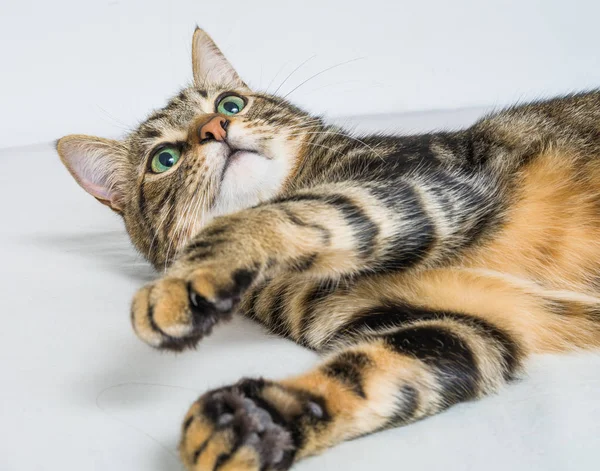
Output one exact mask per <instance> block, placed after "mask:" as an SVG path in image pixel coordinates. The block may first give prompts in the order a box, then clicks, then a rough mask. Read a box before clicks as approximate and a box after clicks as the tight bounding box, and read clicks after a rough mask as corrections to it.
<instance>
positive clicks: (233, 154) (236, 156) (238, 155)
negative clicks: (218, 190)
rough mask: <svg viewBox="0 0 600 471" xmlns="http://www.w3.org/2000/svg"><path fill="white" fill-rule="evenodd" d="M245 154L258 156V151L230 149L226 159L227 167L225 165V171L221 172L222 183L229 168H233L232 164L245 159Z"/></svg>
mask: <svg viewBox="0 0 600 471" xmlns="http://www.w3.org/2000/svg"><path fill="white" fill-rule="evenodd" d="M244 154H255V155H258V154H257V152H256V151H253V150H250V149H236V148H235V147H229V153H228V155H227V156H226V157H225V165H223V170H222V171H221V182H222V181H223V179H224V178H225V174H226V173H227V170H228V169H229V167H231V164H233V163H234V162H236V161H237V160H240V159H243V158H244Z"/></svg>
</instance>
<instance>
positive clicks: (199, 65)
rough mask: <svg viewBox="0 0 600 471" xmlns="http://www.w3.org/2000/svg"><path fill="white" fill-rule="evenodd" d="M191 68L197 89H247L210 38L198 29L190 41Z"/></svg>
mask: <svg viewBox="0 0 600 471" xmlns="http://www.w3.org/2000/svg"><path fill="white" fill-rule="evenodd" d="M192 68H193V71H194V84H195V85H196V86H197V87H199V88H204V89H206V88H207V87H208V88H210V87H216V88H231V89H236V88H248V86H247V85H246V84H245V83H244V81H243V80H242V79H241V78H240V76H239V75H238V74H237V72H236V71H235V69H234V68H233V66H232V65H231V64H230V63H229V61H228V60H227V59H226V58H225V56H224V55H223V53H222V52H221V51H220V50H219V48H218V47H217V45H216V44H215V42H214V41H213V40H212V39H211V37H210V36H209V35H208V34H207V33H206V31H204V30H202V29H200V28H198V27H196V31H194V37H193V39H192Z"/></svg>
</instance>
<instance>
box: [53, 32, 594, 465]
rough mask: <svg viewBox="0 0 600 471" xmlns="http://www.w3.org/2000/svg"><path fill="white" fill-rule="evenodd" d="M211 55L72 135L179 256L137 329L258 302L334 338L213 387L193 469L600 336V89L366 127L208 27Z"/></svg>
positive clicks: (173, 346)
mask: <svg viewBox="0 0 600 471" xmlns="http://www.w3.org/2000/svg"><path fill="white" fill-rule="evenodd" d="M192 58H193V77H194V83H193V85H191V86H189V87H188V88H185V89H184V90H182V91H181V92H180V93H179V94H178V95H177V96H175V97H174V98H173V99H172V100H170V101H169V103H168V104H167V105H166V106H165V107H164V108H162V109H160V110H158V111H156V112H154V113H152V114H151V115H150V116H149V117H148V119H147V120H146V121H145V122H143V123H142V124H141V125H140V126H139V128H138V129H137V130H135V131H134V132H132V133H131V134H130V135H128V136H127V137H126V138H125V139H124V140H122V141H115V140H109V139H102V138H98V137H90V136H83V135H71V136H66V137H63V138H62V139H60V140H59V141H58V142H57V151H58V153H59V155H60V157H61V159H62V161H63V163H64V164H65V165H66V167H67V169H68V170H69V171H70V173H71V174H72V175H73V177H74V178H75V179H76V180H77V182H78V183H79V184H80V185H81V186H82V187H83V188H84V189H85V190H86V191H87V192H89V193H90V194H91V195H92V196H94V197H95V198H97V199H98V200H99V201H100V202H102V203H103V204H105V205H107V206H109V207H110V208H111V209H112V210H113V211H115V212H117V213H118V214H120V215H121V216H122V217H123V220H124V222H125V226H126V229H127V231H128V233H129V235H130V237H131V240H132V242H133V244H134V245H135V247H136V248H137V249H138V250H139V251H140V252H141V253H142V254H143V255H144V256H145V257H146V258H147V259H148V260H149V261H150V262H151V263H152V264H153V265H154V266H155V267H156V268H157V269H158V270H165V271H164V274H162V275H161V276H160V278H159V279H157V280H156V281H154V282H152V283H150V284H148V285H147V286H144V287H142V288H141V289H140V290H139V291H138V293H137V294H136V295H135V297H134V299H133V302H132V308H131V321H132V325H133V329H134V330H135V332H136V334H137V335H138V336H139V337H140V338H141V339H142V340H143V341H144V342H146V343H148V344H149V345H151V346H153V347H155V348H158V349H170V350H176V351H180V350H184V349H186V348H193V347H194V346H195V345H196V344H197V343H198V342H199V341H200V340H201V339H202V337H203V336H205V335H208V334H209V333H210V332H211V330H212V329H213V327H214V326H215V325H217V324H219V323H222V322H224V321H225V320H227V319H229V318H230V317H231V316H232V314H234V313H238V312H239V313H241V314H243V315H245V316H247V317H249V318H251V319H254V320H256V321H257V322H259V323H261V324H263V325H264V326H265V327H266V328H267V329H268V330H270V331H271V332H273V333H276V334H278V335H281V336H284V337H287V338H289V339H291V340H293V341H295V342H297V343H298V344H300V345H303V346H306V347H307V348H310V349H313V350H315V351H318V352H320V353H322V354H323V355H324V357H325V358H324V359H323V362H322V363H321V364H320V365H318V366H317V367H316V368H314V369H313V370H311V371H309V372H307V373H305V374H301V375H299V376H294V377H290V378H289V379H286V380H283V381H271V380H267V379H262V378H256V379H243V380H241V381H240V382H238V383H236V384H234V385H232V386H228V387H224V388H220V389H217V390H215V391H211V392H208V393H206V394H204V395H203V396H202V397H200V399H199V400H198V401H197V402H196V403H194V404H193V405H192V406H191V409H190V410H189V412H188V414H187V416H186V417H185V420H184V422H183V427H182V438H181V442H180V446H179V449H180V455H181V459H182V461H183V463H184V465H185V466H186V468H187V469H189V470H198V471H203V470H217V469H218V470H220V471H225V470H232V469H236V470H248V471H250V470H283V469H288V468H290V467H291V466H292V465H293V463H295V462H297V461H298V460H301V459H303V458H305V457H307V456H310V455H315V454H317V453H319V452H321V451H323V450H325V449H327V448H329V447H331V446H334V445H335V444H337V443H339V442H342V441H344V440H349V439H352V438H355V437H358V436H362V435H365V434H369V433H373V432H376V431H379V430H383V429H387V428H390V427H396V426H400V425H407V424H410V423H411V422H414V421H417V420H420V419H423V418H425V417H427V416H430V415H433V414H436V413H438V412H440V411H443V410H444V409H446V408H448V407H450V406H452V405H454V404H456V403H459V402H462V401H469V400H473V399H477V398H481V397H483V396H485V395H488V394H490V393H493V392H495V391H497V390H498V389H499V388H500V386H501V385H503V384H505V383H507V382H509V381H510V380H512V379H513V378H516V377H518V376H519V375H520V374H521V373H522V372H523V369H524V367H525V363H526V360H527V358H528V357H529V356H530V355H531V354H534V353H542V352H564V351H569V350H573V349H594V348H597V347H599V346H600V296H599V291H600V277H599V275H598V274H599V273H600V271H599V269H600V92H598V91H593V92H587V93H581V94H574V95H570V96H566V97H562V98H557V99H552V100H548V101H540V102H535V103H531V104H526V105H521V106H515V107H512V108H508V109H506V110H504V111H501V112H499V113H496V114H491V115H489V116H487V117H485V118H483V119H481V120H480V121H478V122H477V123H475V124H474V125H473V126H471V127H470V128H468V129H465V130H461V131H457V132H437V133H429V134H423V135H410V136H391V135H367V136H361V137H358V136H356V135H353V134H348V133H346V132H345V131H344V130H342V129H339V128H337V127H334V126H330V125H327V124H325V123H324V122H323V121H322V119H320V118H318V117H314V116H311V115H310V114H308V113H307V112H305V111H303V110H301V109H299V108H297V107H296V106H294V105H292V104H290V103H288V101H286V100H285V99H284V98H280V97H277V96H272V95H268V94H265V93H258V92H254V91H252V90H251V89H250V88H249V87H248V86H247V85H246V84H245V83H244V82H243V81H242V80H241V79H240V77H239V76H238V74H237V73H236V72H235V70H234V69H233V68H232V66H231V65H230V63H229V62H228V61H227V60H226V59H225V57H224V56H223V54H222V53H221V52H220V50H219V49H218V48H217V46H216V45H215V44H214V42H213V41H212V40H211V38H210V37H209V36H208V35H207V34H206V33H205V32H204V31H203V30H201V29H197V30H196V31H195V33H194V37H193V47H192Z"/></svg>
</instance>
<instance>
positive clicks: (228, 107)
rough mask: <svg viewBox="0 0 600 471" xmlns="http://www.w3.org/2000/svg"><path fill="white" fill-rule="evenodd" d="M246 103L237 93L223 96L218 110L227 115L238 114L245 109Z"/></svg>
mask: <svg viewBox="0 0 600 471" xmlns="http://www.w3.org/2000/svg"><path fill="white" fill-rule="evenodd" d="M244 106H246V103H244V100H243V99H242V98H240V97H239V96H236V95H229V96H226V97H224V98H222V99H221V100H220V101H219V105H218V106H217V112H218V113H221V114H226V115H232V114H238V113H239V112H240V111H242V110H243V109H244Z"/></svg>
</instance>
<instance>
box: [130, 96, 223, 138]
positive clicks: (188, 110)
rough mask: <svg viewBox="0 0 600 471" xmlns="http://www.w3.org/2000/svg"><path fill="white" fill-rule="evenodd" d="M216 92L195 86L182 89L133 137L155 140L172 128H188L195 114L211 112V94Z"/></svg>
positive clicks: (154, 113)
mask: <svg viewBox="0 0 600 471" xmlns="http://www.w3.org/2000/svg"><path fill="white" fill-rule="evenodd" d="M215 93H218V92H217V91H208V90H203V89H200V88H195V87H189V88H185V89H183V90H181V91H180V92H179V93H178V94H177V95H176V96H174V97H173V98H171V99H170V100H169V102H168V103H167V104H166V105H165V106H164V107H163V108H160V109H158V110H156V111H154V112H152V114H150V116H148V118H147V119H146V121H144V122H143V123H142V124H140V126H139V127H138V129H137V130H136V131H135V132H134V135H133V136H132V137H133V138H135V139H136V140H142V141H146V140H153V139H157V138H160V137H163V136H164V134H165V133H168V132H169V131H171V130H181V129H184V128H186V127H187V125H188V124H189V123H190V121H191V120H192V119H194V117H195V116H197V115H198V114H202V113H208V112H210V109H211V108H212V100H211V95H214V94H215Z"/></svg>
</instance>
